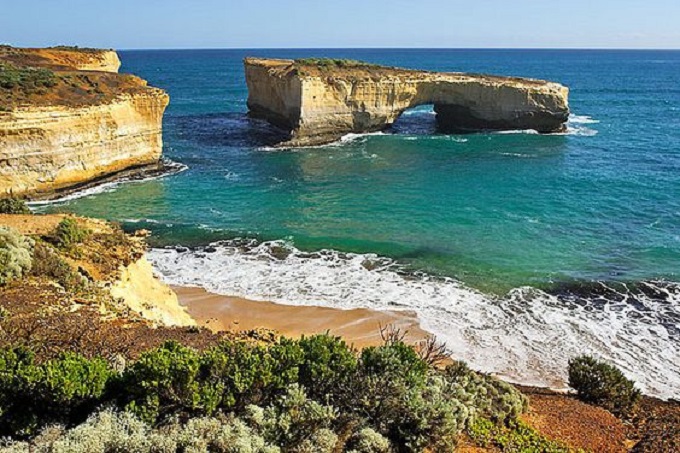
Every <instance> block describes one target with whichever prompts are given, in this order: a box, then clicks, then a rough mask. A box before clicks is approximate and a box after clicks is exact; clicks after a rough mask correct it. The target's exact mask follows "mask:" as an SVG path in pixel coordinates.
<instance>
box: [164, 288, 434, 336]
mask: <svg viewBox="0 0 680 453" xmlns="http://www.w3.org/2000/svg"><path fill="white" fill-rule="evenodd" d="M172 290H173V291H175V293H176V294H177V297H178V298H179V302H180V304H181V305H183V306H184V307H186V309H187V311H188V313H189V315H190V316H191V317H192V318H194V319H195V320H196V323H197V324H198V325H199V326H201V327H206V328H208V329H210V330H212V331H213V332H219V331H244V330H246V331H247V330H253V329H268V330H274V331H276V332H278V333H279V334H281V335H284V336H287V337H293V338H298V337H300V336H302V335H314V334H320V333H325V332H329V333H330V334H332V335H337V336H340V337H342V338H343V339H345V340H346V341H347V342H348V343H350V344H354V346H356V347H358V348H363V347H367V346H375V345H379V344H381V343H382V338H381V336H380V328H381V327H385V326H391V327H393V328H396V329H399V330H400V331H401V332H402V333H404V334H405V335H406V337H405V340H406V341H407V342H409V343H417V342H419V341H422V340H424V339H426V338H427V337H429V336H432V334H431V333H429V332H427V331H425V330H424V329H423V328H422V327H421V326H420V321H419V320H418V317H417V316H416V314H415V313H414V312H411V311H378V310H370V309H366V308H355V309H349V310H345V309H339V308H329V307H321V306H299V305H284V304H278V303H274V302H265V301H254V300H249V299H244V298H240V297H234V296H225V295H220V294H215V293H211V292H208V291H206V290H205V289H203V288H199V287H190V286H172Z"/></svg>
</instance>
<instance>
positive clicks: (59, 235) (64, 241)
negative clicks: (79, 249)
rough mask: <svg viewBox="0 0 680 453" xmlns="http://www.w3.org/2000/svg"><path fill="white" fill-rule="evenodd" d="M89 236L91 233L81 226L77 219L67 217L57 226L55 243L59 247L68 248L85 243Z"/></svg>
mask: <svg viewBox="0 0 680 453" xmlns="http://www.w3.org/2000/svg"><path fill="white" fill-rule="evenodd" d="M89 235H90V231H89V230H88V229H87V228H83V227H82V226H80V225H79V224H78V221H77V220H76V219H74V218H72V217H66V218H64V220H62V221H61V222H59V224H58V225H57V229H56V231H55V232H54V241H55V243H56V245H57V246H59V247H62V248H68V247H71V246H73V245H75V244H79V243H81V242H83V241H84V240H85V239H87V237H88V236H89Z"/></svg>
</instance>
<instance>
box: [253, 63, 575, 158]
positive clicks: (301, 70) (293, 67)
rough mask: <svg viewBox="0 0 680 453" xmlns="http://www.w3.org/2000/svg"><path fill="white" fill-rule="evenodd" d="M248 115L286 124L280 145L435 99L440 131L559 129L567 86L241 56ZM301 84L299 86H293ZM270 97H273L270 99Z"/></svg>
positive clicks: (383, 120)
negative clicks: (284, 140) (285, 136)
mask: <svg viewBox="0 0 680 453" xmlns="http://www.w3.org/2000/svg"><path fill="white" fill-rule="evenodd" d="M245 68H246V80H247V82H248V89H249V98H248V106H249V108H250V112H251V114H253V115H254V116H258V117H262V118H265V119H268V120H270V121H272V119H273V118H285V120H281V119H278V120H277V121H272V122H274V123H275V124H277V125H284V126H285V125H288V128H289V130H290V133H291V140H290V141H289V142H287V143H286V145H314V144H320V143H327V142H330V141H333V140H337V139H338V138H340V137H341V136H342V135H344V134H347V133H349V132H356V133H358V132H371V131H377V130H381V129H384V128H386V127H387V126H389V125H390V124H392V123H393V122H394V121H395V120H396V119H397V118H398V117H399V115H401V114H402V113H403V111H404V110H406V109H408V108H411V107H415V106H418V105H423V104H434V105H435V110H436V111H437V114H438V116H437V119H438V122H439V123H440V125H441V126H442V127H444V128H449V129H458V130H480V129H501V130H502V129H536V130H538V131H539V132H554V131H560V130H562V129H563V128H564V123H565V122H566V121H567V118H568V115H569V107H568V92H569V90H568V89H567V88H566V87H564V86H562V85H560V84H558V83H552V82H545V81H540V80H532V79H519V78H511V77H493V76H485V75H471V74H461V73H434V72H425V71H413V70H401V69H395V68H382V67H373V66H369V67H357V68H354V69H353V68H330V69H329V68H323V69H318V68H314V67H305V66H304V65H299V64H297V63H295V62H293V61H292V60H267V59H246V61H245ZM298 84H299V88H298ZM272 98H275V99H276V101H275V102H272V101H271V99H272Z"/></svg>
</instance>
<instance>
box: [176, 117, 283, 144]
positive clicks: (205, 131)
mask: <svg viewBox="0 0 680 453" xmlns="http://www.w3.org/2000/svg"><path fill="white" fill-rule="evenodd" d="M165 126H166V127H165V131H166V132H165V133H167V134H169V135H172V136H174V137H175V138H176V140H178V141H184V142H189V143H194V144H198V145H201V146H208V147H225V148H233V147H239V148H241V147H247V148H250V147H266V146H273V145H275V144H277V143H280V142H282V141H284V140H286V139H288V138H289V136H288V134H287V133H286V132H285V131H283V130H282V129H278V128H276V127H274V126H272V125H271V124H269V123H268V122H266V121H264V120H259V119H255V118H250V117H248V116H247V115H246V114H245V113H241V112H230V113H205V114H195V115H182V116H167V117H166V119H165Z"/></svg>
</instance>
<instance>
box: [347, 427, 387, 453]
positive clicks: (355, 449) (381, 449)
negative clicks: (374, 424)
mask: <svg viewBox="0 0 680 453" xmlns="http://www.w3.org/2000/svg"><path fill="white" fill-rule="evenodd" d="M347 450H348V453H389V452H390V451H391V446H390V441H389V440H387V439H386V438H385V437H384V436H383V435H382V434H380V433H378V432H376V431H375V430H373V429H372V428H363V429H362V430H361V431H359V432H357V433H355V434H354V435H353V436H352V438H351V439H350V440H349V442H348V444H347Z"/></svg>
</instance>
